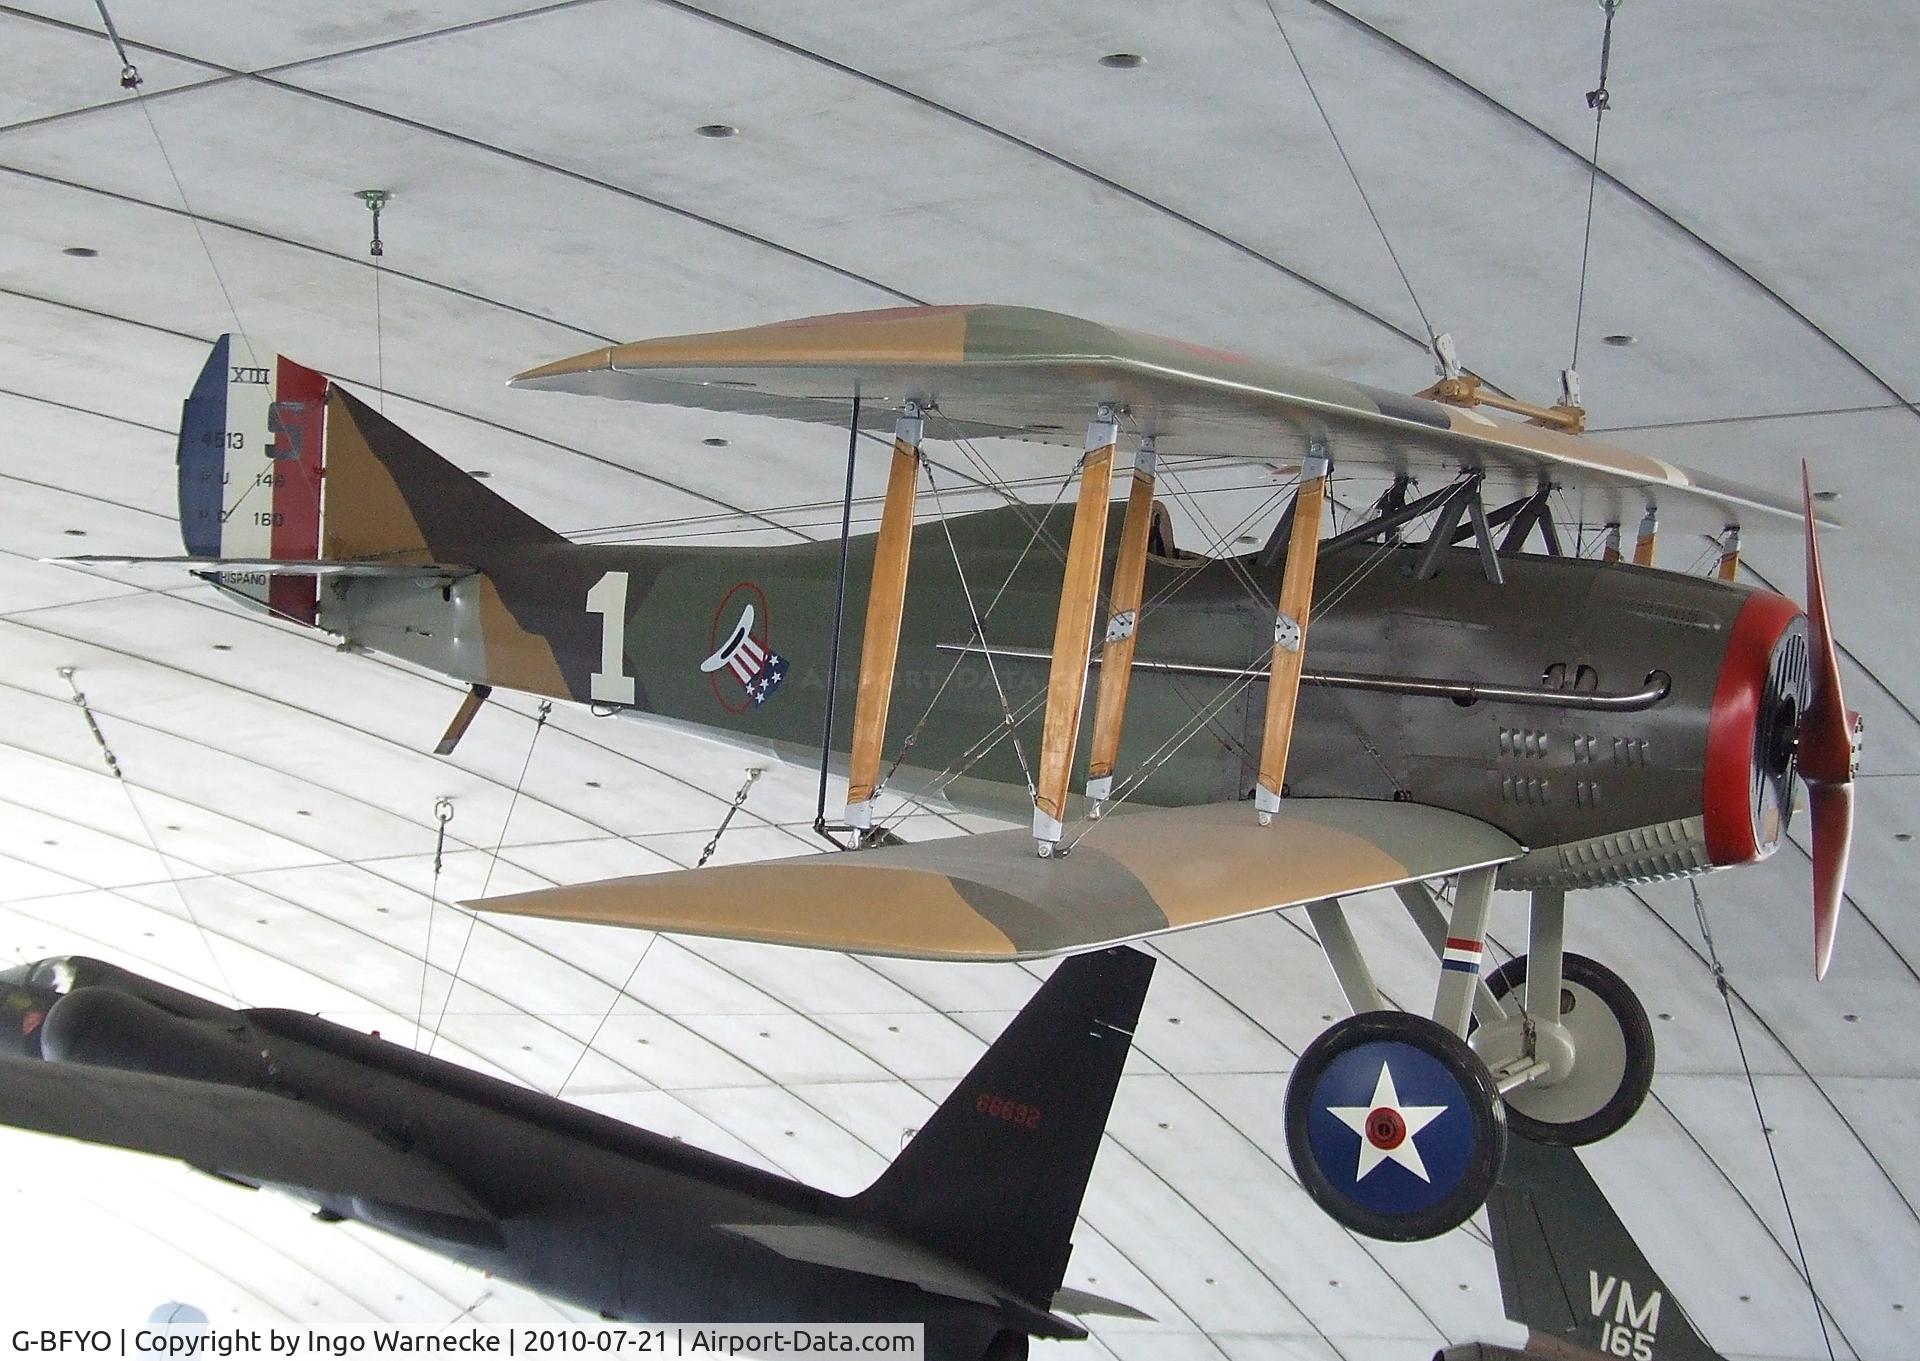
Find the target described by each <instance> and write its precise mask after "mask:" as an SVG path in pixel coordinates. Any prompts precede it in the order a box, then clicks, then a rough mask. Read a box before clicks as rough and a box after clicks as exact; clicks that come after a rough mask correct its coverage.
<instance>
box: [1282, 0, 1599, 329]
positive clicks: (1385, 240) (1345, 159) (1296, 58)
mask: <svg viewBox="0 0 1920 1361" xmlns="http://www.w3.org/2000/svg"><path fill="white" fill-rule="evenodd" d="M1613 3H1615V4H1617V3H1619V0H1613ZM1267 13H1268V14H1271V15H1272V16H1273V26H1274V27H1275V28H1277V29H1279V30H1280V41H1281V42H1283V43H1285V44H1286V45H1287V55H1288V56H1290V57H1292V58H1293V65H1294V69H1295V70H1297V71H1298V72H1299V73H1300V82H1301V84H1303V85H1305V86H1306V87H1307V93H1308V95H1310V96H1311V97H1312V98H1313V107H1314V108H1316V109H1318V110H1319V111H1320V121H1321V122H1322V123H1325V124H1326V126H1327V136H1329V137H1331V138H1332V139H1333V149H1334V150H1335V151H1337V152H1339V153H1340V163H1341V164H1342V165H1344V166H1346V168H1347V177H1348V178H1349V179H1351V180H1352V181H1353V187H1354V188H1355V189H1356V190H1357V191H1358V192H1359V194H1360V201H1361V202H1362V203H1363V204H1365V205H1366V208H1367V216H1368V217H1370V218H1372V219H1373V228H1374V230H1375V231H1377V232H1379V233H1380V244H1381V245H1383V246H1385V247H1386V248H1387V255H1388V257H1389V258H1390V259H1391V260H1392V261H1393V267H1394V269H1395V270H1396V271H1397V272H1398V273H1399V275H1400V282H1401V283H1403V284H1405V285H1406V287H1407V297H1408V298H1410V299H1412V301H1413V310H1414V311H1415V312H1418V313H1419V314H1420V325H1421V327H1422V328H1424V329H1425V331H1426V333H1427V347H1428V349H1430V350H1433V351H1434V352H1435V355H1436V356H1437V355H1438V353H1439V340H1440V337H1439V335H1438V334H1437V333H1436V332H1435V331H1434V329H1433V323H1432V322H1431V321H1429V320H1428V319H1427V309H1426V308H1424V307H1422V306H1421V305H1420V295H1419V294H1418V293H1416V292H1415V291H1414V287H1413V280H1412V279H1411V278H1409V277H1408V275H1407V269H1406V266H1405V265H1403V264H1401V263H1400V253H1399V252H1398V251H1396V250H1395V249H1394V248H1393V241H1392V239H1391V238H1389V237H1388V236H1387V228H1386V224H1384V223H1383V222H1381V220H1380V214H1379V213H1377V212H1376V211H1374V207H1373V199H1372V198H1370V197H1369V196H1368V194H1367V187H1366V186H1365V185H1364V184H1362V183H1361V182H1360V172H1359V171H1358V170H1356V169H1354V165H1353V159H1352V157H1350V156H1348V155H1347V149H1346V147H1345V146H1344V145H1342V143H1341V141H1340V134H1339V133H1338V132H1337V131H1335V130H1334V126H1333V119H1332V117H1330V116H1329V115H1328V113H1327V106H1326V105H1325V104H1323V103H1321V101H1320V92H1319V91H1318V90H1316V89H1315V88H1314V86H1313V78H1312V77H1311V76H1309V75H1308V74H1307V67H1306V63H1304V62H1302V61H1301V60H1300V53H1299V51H1298V50H1296V49H1295V47H1294V45H1293V39H1292V38H1291V37H1290V36H1288V34H1287V26H1286V24H1285V23H1284V22H1283V21H1282V20H1281V18H1280V10H1279V7H1278V5H1277V4H1276V3H1275V0H1267ZM1609 17H1611V14H1609Z"/></svg>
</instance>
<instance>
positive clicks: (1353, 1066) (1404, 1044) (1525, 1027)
mask: <svg viewBox="0 0 1920 1361" xmlns="http://www.w3.org/2000/svg"><path fill="white" fill-rule="evenodd" d="M1397 891H1398V892H1399V894H1400V898H1401V900H1402V901H1403V902H1404V903H1405V904H1406V907H1407V910H1408V912H1409V913H1411V914H1412V916H1413V919H1414V922H1415V924H1416V925H1418V926H1419V928H1420V930H1421V932H1422V933H1423V934H1424V935H1425V936H1426V937H1427V940H1428V942H1429V944H1431V945H1432V947H1433V951H1434V953H1435V954H1436V955H1437V956H1439V963H1440V968H1439V981H1438V985H1437V986H1436V988H1435V990H1434V1002H1433V1016H1432V1019H1430V1020H1429V1019H1427V1018H1425V1017H1421V1016H1416V1015H1411V1014H1408V1013H1406V1012H1400V1011H1392V1010H1389V1009H1387V1007H1386V1003H1385V1002H1384V1000H1383V999H1382V998H1381V996H1380V993H1379V990H1378V989H1377V988H1375V986H1374V983H1373V978H1372V975H1371V974H1370V973H1369V972H1368V970H1367V965H1366V961H1365V960H1364V959H1363V958H1362V957H1361V953H1360V947H1359V944H1358V942H1356V941H1355V939H1354V936H1353V933H1352V931H1351V930H1350V929H1349V927H1348V925H1347V920H1346V916H1345V914H1344V911H1343V910H1342V908H1341V906H1340V904H1339V903H1338V902H1337V901H1335V900H1331V899H1329V900H1327V901H1324V902H1319V903H1314V904H1313V905H1311V906H1310V907H1308V909H1307V915H1308V917H1309V919H1310V920H1311V921H1312V922H1313V926H1314V930H1315V932H1316V933H1317V934H1318V936H1319V938H1320V946H1321V949H1322V951H1323V952H1324V953H1325V954H1326V957H1327V962H1328V964H1330V965H1331V966H1332V968H1333V973H1334V977H1335V978H1336V979H1337V980H1338V982H1339V984H1340V989H1341V991H1342V992H1343V993H1344V994H1345V996H1346V999H1347V1005H1348V1006H1349V1007H1350V1008H1351V1009H1352V1011H1353V1013H1354V1014H1353V1015H1352V1016H1351V1017H1349V1018H1348V1019H1347V1020H1344V1021H1341V1022H1338V1023H1337V1024H1335V1025H1333V1026H1332V1027H1330V1028H1329V1029H1328V1030H1327V1031H1325V1032H1324V1033H1323V1034H1321V1035H1320V1037H1319V1038H1318V1039H1316V1040H1314V1042H1313V1043H1312V1044H1310V1045H1308V1046H1307V1048H1306V1050H1305V1051H1304V1052H1302V1054H1301V1055H1300V1060H1299V1062H1298V1063H1297V1064H1296V1065H1295V1066H1294V1071H1293V1076H1292V1078H1291V1079H1290V1080H1289V1081H1288V1084H1287V1098H1286V1130H1287V1147H1288V1150H1289V1151H1290V1152H1291V1153H1292V1155H1293V1163H1294V1169H1295V1171H1296V1172H1298V1173H1299V1175H1300V1181H1301V1184H1302V1185H1303V1186H1304V1187H1305V1188H1306V1190H1307V1192H1308V1194H1309V1195H1311V1196H1312V1197H1313V1198H1314V1200H1315V1201H1316V1202H1318V1203H1319V1205H1320V1206H1321V1208H1322V1209H1324V1210H1325V1211H1326V1212H1327V1213H1328V1214H1329V1215H1330V1216H1332V1218H1333V1219H1335V1220H1336V1221H1338V1222H1339V1223H1341V1224H1344V1225H1345V1226H1347V1227H1348V1228H1350V1229H1353V1230H1354V1231H1356V1232H1358V1233H1364V1234H1367V1235H1369V1236H1371V1237H1374V1238H1386V1239H1392V1240H1396V1241H1401V1242H1405V1241H1410V1240H1413V1239H1420V1238H1432V1237H1434V1236H1436V1235H1438V1234H1441V1233H1445V1232H1446V1231H1447V1230H1449V1229H1451V1228H1454V1227H1456V1226H1458V1225H1460V1224H1462V1223H1464V1222H1465V1221H1466V1220H1467V1219H1468V1218H1470V1217H1471V1216H1472V1215H1473V1213H1474V1212H1475V1211H1476V1210H1478V1209H1479V1208H1480V1206H1481V1205H1482V1203H1484V1201H1485V1199H1486V1197H1487V1195H1488V1193H1489V1192H1491V1191H1492V1189H1493V1184H1494V1182H1495V1180H1496V1179H1497V1178H1498V1177H1499V1174H1500V1168H1501V1164H1502V1162H1503V1161H1504V1159H1505V1155H1506V1141H1507V1133H1508V1129H1509V1127H1511V1128H1512V1129H1513V1130H1514V1131H1516V1132H1518V1133H1520V1134H1522V1135H1524V1136H1525V1137H1527V1138H1530V1139H1533V1140H1535V1141H1536V1142H1541V1143H1550V1144H1561V1145H1579V1144H1588V1143H1592V1142H1594V1141H1596V1140H1599V1139H1604V1138H1606V1137H1607V1136H1608V1135H1610V1134H1612V1133H1614V1132H1615V1131H1617V1130H1618V1129H1619V1128H1620V1127H1621V1126H1622V1125H1624V1124H1626V1123H1627V1121H1628V1120H1630V1119H1631V1118H1632V1117H1633V1114H1634V1112H1636V1111H1637V1110H1639V1109H1640V1105H1641V1103H1642V1102H1643V1101H1645V1100H1646V1096H1647V1091H1648V1089H1649V1087H1650V1086H1651V1084H1652V1081H1653V1031H1652V1028H1651V1027H1650V1026H1649V1025H1648V1023H1647V1014H1646V1011H1645V1010H1644V1009H1643V1008H1642V1007H1641V1005H1640V1002H1639V1000H1638V999H1637V998H1636V997H1635V996H1634V994H1633V990H1632V989H1631V988H1629V987H1628V986H1627V984H1626V983H1625V982H1624V981H1623V980H1622V979H1621V978H1620V977H1619V975H1617V974H1615V973H1614V972H1613V971H1612V970H1610V969H1608V968H1606V967H1605V966H1604V965H1601V964H1598V963H1596V962H1595V961H1593V960H1591V959H1588V958H1586V957H1585V956H1584V955H1573V954H1568V953H1567V952H1566V950H1565V948H1564V942H1565V928H1566V895H1565V893H1564V891H1562V890H1559V889H1538V890H1536V891H1535V892H1534V894H1533V904H1532V912H1531V916H1530V920H1529V926H1528V953H1527V954H1526V955H1524V956H1522V957H1521V958H1518V959H1515V960H1512V961H1510V962H1508V963H1507V964H1504V965H1502V966H1501V967H1500V968H1499V969H1496V970H1495V971H1494V972H1493V974H1492V975H1491V976H1489V977H1488V978H1486V979H1484V980H1483V979H1482V978H1481V977H1480V958H1481V954H1482V952H1483V948H1484V943H1485V938H1486V927H1487V912H1488V907H1489V905H1490V902H1491V899H1492V894H1493V871H1492V870H1491V869H1486V870H1472V871H1468V872H1466V873H1463V874H1462V875H1461V876H1460V877H1459V880H1458V882H1457V884H1456V887H1455V891H1454V894H1453V902H1452V905H1451V911H1450V912H1449V911H1448V910H1447V907H1446V905H1444V904H1443V903H1442V902H1441V901H1440V900H1439V899H1438V898H1436V897H1435V895H1434V894H1433V892H1432V891H1431V890H1429V889H1428V888H1427V887H1426V885H1424V884H1419V883H1412V884H1404V885H1402V886H1401V887H1400V888H1399V889H1398V890H1397ZM1469 1035H1471V1043H1469V1041H1468V1037H1469Z"/></svg>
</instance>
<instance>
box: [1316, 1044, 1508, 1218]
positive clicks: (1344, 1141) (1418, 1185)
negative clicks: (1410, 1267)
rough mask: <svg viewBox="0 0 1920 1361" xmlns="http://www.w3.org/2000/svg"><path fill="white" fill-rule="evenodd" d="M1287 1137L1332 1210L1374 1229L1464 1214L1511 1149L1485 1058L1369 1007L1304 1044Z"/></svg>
mask: <svg viewBox="0 0 1920 1361" xmlns="http://www.w3.org/2000/svg"><path fill="white" fill-rule="evenodd" d="M1286 1125H1287V1145H1288V1148H1289V1150H1290V1151H1291V1152H1292V1154H1293V1161H1294V1167H1295V1170H1296V1171H1298V1172H1299V1174H1300V1180H1301V1184H1302V1185H1303V1186H1304V1187H1305V1188H1306V1189H1307V1192H1308V1193H1309V1194H1310V1195H1312V1196H1313V1198H1314V1199H1315V1200H1316V1201H1318V1202H1319V1204H1320V1205H1321V1207H1322V1208H1323V1209H1325V1210H1326V1211H1327V1213H1328V1214H1329V1215H1331V1216H1332V1217H1333V1218H1334V1219H1335V1220H1336V1221H1338V1222H1339V1223H1341V1224H1344V1225H1346V1226H1347V1227H1348V1228H1351V1229H1355V1230H1357V1231H1359V1232H1361V1233H1365V1234H1369V1235H1371V1236H1373V1237H1376V1238H1387V1239H1394V1240H1398V1241H1410V1240H1413V1239H1420V1238H1431V1237H1433V1236H1435V1235H1437V1234H1440V1233H1444V1232H1446V1231H1447V1230H1448V1229H1451V1228H1453V1227H1455V1226H1456V1225H1458V1224H1460V1223H1462V1222H1464V1221H1465V1220H1466V1219H1467V1218H1468V1217H1470V1216H1471V1215H1472V1214H1473V1212H1474V1211H1475V1210H1477V1209H1478V1208H1479V1207H1480V1205H1481V1203H1482V1202H1483V1201H1484V1200H1485V1198H1486V1195H1487V1193H1488V1192H1489V1191H1490V1190H1491V1189H1492V1186H1493V1181H1494V1178H1495V1177H1496V1176H1497V1175H1498V1174H1499V1169H1500V1163H1501V1161H1502V1159H1503V1157H1504V1154H1505V1150H1506V1142H1505V1134H1506V1126H1505V1124H1504V1121H1503V1119H1502V1116H1501V1107H1500V1098H1499V1093H1498V1091H1497V1089H1496V1088H1495V1086H1494V1083H1493V1078H1492V1075H1491V1074H1490V1073H1488V1071H1487V1069H1486V1065H1485V1064H1483V1063H1481V1062H1480V1060H1479V1059H1478V1058H1477V1057H1476V1056H1475V1055H1474V1054H1473V1052H1472V1050H1470V1049H1468V1048H1467V1046H1466V1044H1465V1043H1464V1042H1462V1041H1461V1040H1460V1039H1459V1038H1458V1037H1456V1036H1455V1035H1454V1034H1453V1033H1452V1032H1451V1031H1448V1030H1447V1029H1446V1028H1445V1027H1443V1026H1439V1025H1436V1024H1435V1023H1434V1022H1432V1021H1430V1020H1428V1019H1427V1018H1426V1017H1424V1016H1414V1015H1409V1014H1407V1013H1404V1012H1366V1013H1362V1014H1361V1015H1359V1016H1354V1017H1349V1018H1348V1019H1347V1020H1345V1021H1342V1022H1339V1023H1338V1024H1336V1025H1334V1026H1332V1027H1330V1028H1329V1029H1328V1030H1327V1031H1326V1032H1325V1033H1323V1034H1322V1035H1321V1036H1320V1037H1319V1038H1318V1039H1316V1040H1315V1041H1314V1042H1313V1043H1312V1044H1310V1045H1308V1046H1307V1049H1306V1051H1305V1052H1303V1053H1302V1054H1301V1056H1300V1061H1299V1063H1298V1064H1296V1065H1295V1067H1294V1072H1293V1076H1292V1078H1291V1079H1290V1080H1289V1082H1288V1084H1287V1109H1286Z"/></svg>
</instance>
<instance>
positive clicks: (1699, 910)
mask: <svg viewBox="0 0 1920 1361" xmlns="http://www.w3.org/2000/svg"><path fill="white" fill-rule="evenodd" d="M1615 3H1618V0H1615ZM1609 17H1611V11H1609ZM1687 886H1688V887H1689V888H1691V889H1692V890H1693V915H1694V919H1695V920H1696V921H1697V922H1698V923H1699V925H1700V939H1701V940H1703V941H1705V942H1706V946H1707V962H1708V965H1709V966H1710V967H1711V968H1712V969H1713V985H1714V987H1716V988H1718V989H1719V990H1720V1000H1721V1001H1722V1002H1723V1003H1725V1004H1726V1008H1727V1028H1728V1029H1729V1030H1731V1031H1732V1032H1733V1046H1734V1048H1735V1049H1736V1050H1737V1051H1738V1052H1739V1054H1740V1069H1741V1071H1742V1072H1743V1073H1745V1074H1746V1078H1747V1092H1748V1093H1749V1095H1751V1096H1752V1097H1753V1115H1754V1118H1755V1119H1756V1120H1758V1121H1759V1122H1760V1137H1761V1138H1762V1139H1763V1140H1764V1141H1765V1142H1766V1145H1767V1161H1768V1162H1770V1163H1772V1164H1773V1181H1774V1185H1775V1186H1777V1187H1779V1188H1780V1205H1781V1207H1782V1208H1783V1209H1784V1210H1786V1212H1787V1228H1788V1229H1789V1230H1790V1231H1791V1232H1792V1234H1793V1250H1794V1252H1795V1253H1797V1254H1798V1255H1799V1258H1800V1278H1801V1279H1802V1280H1803V1281H1805V1282H1806V1283H1807V1297H1808V1298H1809V1299H1810V1300H1811V1301H1812V1302H1813V1317H1814V1320H1815V1321H1816V1322H1817V1323H1818V1324H1819V1325H1820V1340H1821V1341H1822V1342H1824V1343H1825V1344H1826V1348H1827V1361H1835V1357H1834V1351H1833V1336H1832V1334H1830V1333H1829V1332H1828V1331H1827V1311H1826V1308H1825V1306H1824V1305H1823V1304H1822V1303H1821V1300H1820V1292H1819V1290H1817V1289H1816V1288H1815V1287H1814V1284H1813V1272H1812V1271H1811V1270H1810V1269H1809V1268H1808V1266H1807V1245H1806V1244H1805V1243H1804V1242H1802V1241H1801V1239H1800V1224H1799V1221H1798V1220H1796V1219H1795V1218H1794V1214H1793V1200H1792V1198H1791V1197H1789V1196H1788V1195H1787V1179H1786V1177H1785V1176H1784V1175H1783V1174H1782V1173H1781V1171H1780V1155H1779V1153H1778V1152H1777V1151H1776V1150H1775V1149H1774V1146H1773V1127H1772V1126H1771V1125H1769V1124H1768V1123H1767V1113H1766V1111H1765V1109H1764V1108H1762V1106H1761V1104H1760V1085H1759V1084H1758V1083H1757V1082H1755V1081H1754V1079H1753V1065H1752V1064H1751V1063H1749V1062H1748V1061H1747V1046H1746V1042H1745V1041H1744V1040H1742V1039H1741V1038H1740V1018H1739V1015H1738V1014H1737V1013H1736V1012H1735V1011H1734V1007H1733V986H1732V984H1730V983H1728V982H1727V970H1726V967H1725V966H1724V965H1722V964H1721V962H1720V952H1719V950H1718V949H1716V948H1715V947H1714V943H1713V929H1712V927H1710V926H1709V925H1708V924H1707V905H1706V903H1705V901H1704V900H1702V898H1701V897H1700V881H1699V880H1698V879H1689V880H1687Z"/></svg>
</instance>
